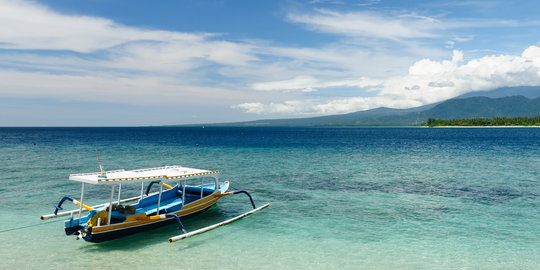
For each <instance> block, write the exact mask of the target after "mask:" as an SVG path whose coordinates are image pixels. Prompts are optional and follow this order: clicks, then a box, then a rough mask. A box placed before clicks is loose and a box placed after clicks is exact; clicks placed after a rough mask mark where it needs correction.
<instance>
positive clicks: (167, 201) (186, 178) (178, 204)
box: [41, 162, 269, 243]
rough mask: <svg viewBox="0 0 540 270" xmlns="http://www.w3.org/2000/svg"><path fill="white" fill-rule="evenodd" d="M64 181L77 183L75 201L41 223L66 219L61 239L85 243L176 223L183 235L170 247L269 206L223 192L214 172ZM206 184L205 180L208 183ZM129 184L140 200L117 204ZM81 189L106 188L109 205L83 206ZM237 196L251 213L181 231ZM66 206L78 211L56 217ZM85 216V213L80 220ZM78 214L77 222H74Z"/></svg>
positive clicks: (109, 174) (117, 174) (146, 172)
mask: <svg viewBox="0 0 540 270" xmlns="http://www.w3.org/2000/svg"><path fill="white" fill-rule="evenodd" d="M100 167H101V162H100ZM101 168H102V167H101ZM209 179H210V180H209ZM69 180H72V181H78V182H81V183H82V187H81V197H80V201H79V200H76V199H73V198H71V197H69V196H65V197H63V198H62V199H61V200H60V202H59V203H58V204H56V205H55V208H56V209H55V210H54V213H53V214H49V215H43V216H41V219H42V220H44V219H48V218H54V217H60V216H70V217H69V218H68V219H67V220H66V221H65V222H64V223H65V232H66V235H75V236H77V239H84V240H86V241H89V242H103V241H107V240H111V239H115V238H119V237H122V236H126V235H130V234H134V233H137V232H141V231H145V230H150V229H154V228H158V227H161V226H163V225H166V224H170V223H178V225H179V227H180V229H181V230H182V232H183V233H182V234H180V235H177V236H173V237H170V238H169V239H168V241H169V242H171V243H172V242H174V241H177V240H180V239H184V238H186V237H190V236H192V235H195V234H199V233H203V232H206V231H208V230H211V229H214V228H217V227H219V226H221V225H225V224H228V223H231V222H233V221H236V220H238V219H240V218H243V217H245V216H247V215H250V214H252V213H255V212H257V211H259V210H261V209H264V208H266V207H268V206H269V204H268V203H267V204H265V205H263V206H260V207H258V208H257V207H255V203H254V202H253V198H252V197H251V195H250V194H249V192H247V191H245V190H237V191H227V190H228V189H229V182H228V181H225V182H220V181H219V171H209V170H202V169H195V168H187V167H182V166H165V167H157V168H146V169H137V170H116V171H103V169H102V171H101V172H95V173H81V174H71V175H70V176H69ZM166 181H171V182H173V181H174V182H175V185H172V186H171V185H169V184H166V183H165V182H166ZM205 181H210V183H208V182H205ZM134 183H139V184H140V192H141V193H140V196H136V197H131V198H126V199H122V198H121V194H122V190H123V189H125V188H126V187H127V186H128V184H134ZM193 183H196V184H193ZM86 184H91V185H109V186H111V192H110V200H109V202H108V203H103V204H100V205H95V206H88V205H86V204H84V198H85V188H86ZM145 184H146V190H145V188H144V187H145ZM154 184H157V185H158V186H159V191H156V192H153V193H150V194H149V192H150V190H151V187H152V186H153V185H154ZM189 184H191V185H189ZM116 186H118V189H117V190H118V191H117V192H115V187H116ZM132 186H133V185H132ZM137 186H138V185H137ZM240 193H243V194H246V195H247V196H248V197H249V199H250V201H251V205H252V206H253V210H251V211H249V212H246V213H243V214H241V215H239V216H236V217H234V218H231V219H229V220H226V221H223V222H220V223H217V224H214V225H211V226H208V227H205V228H202V229H199V230H196V231H193V232H186V231H185V229H184V226H183V224H182V222H181V220H184V219H186V218H189V217H194V216H196V215H197V214H200V213H202V212H204V211H206V210H207V209H208V208H210V207H211V206H212V205H214V204H216V203H217V202H218V200H219V199H221V198H222V197H225V196H229V195H234V194H240ZM116 194H117V195H116ZM115 195H116V196H115ZM65 201H71V202H72V203H74V204H76V205H77V206H79V207H78V209H74V210H71V211H64V212H59V211H60V210H63V209H62V204H63V203H64V202H65ZM86 211H88V213H87V214H86V215H83V212H86ZM77 214H78V217H74V215H77Z"/></svg>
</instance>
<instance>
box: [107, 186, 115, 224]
mask: <svg viewBox="0 0 540 270" xmlns="http://www.w3.org/2000/svg"><path fill="white" fill-rule="evenodd" d="M113 195H114V184H112V185H111V202H110V203H109V216H108V217H107V224H108V225H110V224H111V216H112V200H113Z"/></svg>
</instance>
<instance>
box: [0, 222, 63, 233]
mask: <svg viewBox="0 0 540 270" xmlns="http://www.w3.org/2000/svg"><path fill="white" fill-rule="evenodd" d="M58 221H63V219H56V220H50V221H46V222H40V223H35V224H31V225H26V226H21V227H16V228H11V229H7V230H1V231H0V233H4V232H9V231H15V230H20V229H25V228H30V227H36V226H39V225H45V224H49V223H53V222H58Z"/></svg>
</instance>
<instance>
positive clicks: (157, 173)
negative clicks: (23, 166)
mask: <svg viewBox="0 0 540 270" xmlns="http://www.w3.org/2000/svg"><path fill="white" fill-rule="evenodd" d="M218 173H219V171H208V170H202V169H194V168H186V167H182V166H165V167H156V168H147V169H137V170H129V171H126V170H116V171H108V172H105V176H106V178H102V177H99V176H100V175H101V172H94V173H80V174H70V175H69V180H73V181H79V182H83V183H89V184H94V185H95V184H113V183H115V182H120V181H132V182H138V181H144V180H146V179H153V178H165V179H175V178H188V177H196V176H201V175H206V174H218ZM214 177H215V176H214Z"/></svg>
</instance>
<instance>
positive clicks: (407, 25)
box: [288, 9, 442, 40]
mask: <svg viewBox="0 0 540 270" xmlns="http://www.w3.org/2000/svg"><path fill="white" fill-rule="evenodd" d="M288 19H289V20H290V21H292V22H295V23H302V24H305V25H307V26H308V27H309V28H311V29H313V30H316V31H320V32H323V33H332V34H339V35H345V36H364V37H374V38H382V39H391V40H399V39H411V38H432V37H435V36H437V34H436V33H435V32H434V31H433V30H435V29H439V28H442V25H441V22H440V21H438V20H436V19H434V18H430V17H426V16H415V15H412V14H402V15H401V16H384V15H382V14H379V13H374V12H347V13H341V12H335V11H329V10H324V9H317V10H316V12H314V13H311V14H306V13H304V14H298V13H295V14H289V15H288Z"/></svg>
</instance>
